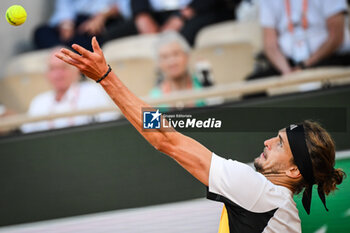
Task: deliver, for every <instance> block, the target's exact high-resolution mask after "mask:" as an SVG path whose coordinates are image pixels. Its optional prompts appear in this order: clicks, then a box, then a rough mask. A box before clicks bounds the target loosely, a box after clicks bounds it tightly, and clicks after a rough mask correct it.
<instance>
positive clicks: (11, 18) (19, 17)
mask: <svg viewBox="0 0 350 233" xmlns="http://www.w3.org/2000/svg"><path fill="white" fill-rule="evenodd" d="M6 19H7V22H9V24H11V25H13V26H19V25H21V24H23V23H24V22H25V21H26V19H27V12H26V10H25V9H24V8H23V7H22V6H20V5H13V6H10V7H9V8H8V9H7V11H6Z"/></svg>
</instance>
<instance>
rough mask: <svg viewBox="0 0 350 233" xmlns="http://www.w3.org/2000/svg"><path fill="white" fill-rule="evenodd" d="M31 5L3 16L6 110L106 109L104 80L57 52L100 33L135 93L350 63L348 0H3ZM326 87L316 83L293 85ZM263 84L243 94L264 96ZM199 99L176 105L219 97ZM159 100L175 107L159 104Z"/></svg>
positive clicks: (112, 115) (0, 87) (71, 121)
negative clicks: (96, 80) (11, 19)
mask: <svg viewBox="0 0 350 233" xmlns="http://www.w3.org/2000/svg"><path fill="white" fill-rule="evenodd" d="M0 4H1V14H3V13H4V12H5V10H6V9H7V7H8V6H10V5H12V4H22V5H23V6H24V7H25V9H26V10H27V14H28V19H27V22H26V23H25V24H24V25H22V26H20V27H13V26H10V25H8V24H6V23H5V20H2V21H1V22H0V29H1V31H2V33H1V42H2V43H1V51H2V53H1V56H0V59H1V60H0V65H1V69H0V75H1V79H0V104H1V111H0V114H1V115H2V116H3V117H4V116H9V115H19V114H27V116H31V117H36V116H49V115H52V114H57V113H64V112H72V111H78V110H86V109H95V108H103V107H106V108H108V107H109V106H112V103H111V101H110V100H109V98H108V97H107V96H106V94H105V93H104V92H103V90H102V88H100V87H99V86H98V85H94V84H92V83H91V82H89V81H87V79H86V77H83V76H82V75H81V74H79V72H78V71H77V70H75V69H74V68H72V67H70V66H68V65H66V64H64V63H63V62H62V61H60V60H58V59H57V58H56V57H55V56H54V53H55V52H57V51H59V48H62V47H67V48H70V46H71V45H72V44H73V43H77V44H79V45H81V46H83V47H85V48H86V49H89V50H91V38H92V37H93V36H96V37H97V38H98V41H99V42H100V44H101V46H102V47H103V50H104V53H105V56H106V59H107V61H108V63H109V64H110V65H111V67H112V68H113V69H114V72H115V73H116V74H117V75H118V76H119V77H120V78H121V79H122V80H123V81H124V82H125V84H126V85H127V86H128V87H129V88H130V89H131V90H132V91H133V92H134V93H135V94H136V95H138V96H140V97H149V98H150V99H157V98H158V99H159V98H161V97H164V96H167V95H169V94H173V93H176V92H179V91H185V90H204V89H206V88H207V87H211V86H216V85H225V84H230V83H234V82H245V81H251V80H256V79H261V78H265V77H271V76H285V75H288V74H291V73H295V72H302V70H304V69H309V68H315V67H334V66H336V67H347V66H348V65H349V64H350V34H349V20H348V2H347V1H346V0H334V1H330V0H325V1H315V0H297V1H291V0H279V1H276V0H260V1H259V0H167V1H161V0H103V1H102V0H100V1H95V0H74V1H72V0H71V1H69V0H55V1H54V0H52V1H43V0H33V1H30V2H28V1H16V2H15V1H2V2H1V3H0ZM322 88H325V85H324V84H323V83H320V82H316V83H308V84H305V85H299V86H297V87H294V89H293V88H292V89H291V88H289V91H291V90H294V91H308V90H315V89H322ZM270 94H271V93H270V92H269V91H259V92H257V93H250V94H248V95H243V96H238V97H237V98H239V99H249V98H264V97H266V96H268V95H270ZM224 101H225V98H223V97H222V98H221V97H220V96H219V97H218V98H214V99H213V98H211V99H197V100H194V101H192V102H187V103H186V104H184V103H178V104H177V106H176V107H184V106H186V107H201V106H206V105H213V104H220V103H223V102H224ZM159 106H162V107H173V106H171V105H169V104H166V103H163V104H161V105H159ZM118 118H120V115H119V113H117V112H109V113H106V114H102V115H101V114H98V115H96V116H92V117H91V116H74V117H67V118H59V119H55V120H49V121H40V122H34V123H28V124H23V125H22V126H20V127H18V128H17V130H18V131H20V132H22V133H29V132H34V131H42V130H48V129H55V128H64V127H69V126H75V125H82V124H88V123H91V122H101V121H110V120H115V119H118Z"/></svg>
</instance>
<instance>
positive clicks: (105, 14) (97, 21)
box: [78, 5, 119, 35]
mask: <svg viewBox="0 0 350 233" xmlns="http://www.w3.org/2000/svg"><path fill="white" fill-rule="evenodd" d="M118 14H119V9H118V7H117V6H116V5H114V6H111V7H110V8H108V9H107V10H105V11H102V12H100V13H97V14H96V15H95V16H94V17H92V18H91V19H89V20H87V21H85V22H84V23H82V24H81V25H80V26H79V28H78V31H79V32H80V33H88V34H90V35H98V34H100V33H101V32H102V31H103V30H105V24H106V21H107V20H108V19H109V18H112V17H116V16H117V15H118Z"/></svg>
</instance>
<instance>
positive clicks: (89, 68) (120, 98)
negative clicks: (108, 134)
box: [56, 37, 211, 185]
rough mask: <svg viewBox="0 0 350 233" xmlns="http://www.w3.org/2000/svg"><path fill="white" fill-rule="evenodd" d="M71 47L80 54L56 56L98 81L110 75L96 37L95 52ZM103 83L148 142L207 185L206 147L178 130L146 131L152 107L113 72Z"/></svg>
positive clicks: (209, 158)
mask: <svg viewBox="0 0 350 233" xmlns="http://www.w3.org/2000/svg"><path fill="white" fill-rule="evenodd" d="M72 47H73V49H75V50H76V51H77V52H78V53H79V54H80V55H79V54H76V53H74V52H72V51H69V50H67V49H61V53H58V54H56V56H57V57H58V58H59V59H61V60H63V61H64V62H66V63H68V64H71V65H73V66H75V67H77V68H78V69H79V70H80V71H81V72H82V73H83V74H85V75H86V76H88V77H89V78H91V79H93V80H95V81H96V80H98V79H100V78H101V77H102V76H103V75H104V74H105V73H106V72H107V70H108V65H107V63H106V60H105V58H104V55H103V52H102V50H101V48H100V46H99V45H98V42H97V40H96V38H95V37H94V38H93V39H92V47H93V51H94V52H90V51H88V50H86V49H84V48H83V47H81V46H79V45H76V44H74V45H73V46H72ZM100 84H101V85H102V87H103V88H104V89H105V91H106V92H107V93H108V95H109V96H110V97H111V98H112V99H113V101H114V103H115V104H116V105H117V106H118V107H119V109H120V110H121V111H122V112H123V114H124V116H125V117H126V118H127V119H128V120H129V121H130V123H131V124H132V125H133V126H134V127H135V128H136V129H137V130H138V131H139V133H140V134H141V135H142V136H143V137H144V138H145V139H146V140H147V141H148V142H149V143H151V144H152V145H153V146H154V147H155V148H156V149H157V150H159V151H161V152H163V153H165V154H167V155H169V156H170V157H171V158H173V159H174V160H176V161H177V162H178V163H179V164H180V165H181V166H183V167H184V168H185V169H186V170H187V171H189V172H190V173H191V174H192V175H193V176H194V177H196V178H197V179H198V180H199V181H201V182H202V183H203V184H205V185H208V180H209V168H210V163H211V152H210V151H209V150H208V149H207V148H206V147H204V146H203V145H201V144H200V143H199V142H197V141H196V140H193V139H192V138H189V137H187V136H185V135H183V134H180V133H178V132H176V131H175V130H174V131H173V132H169V131H164V130H163V129H158V130H156V131H152V132H149V131H148V132H147V131H143V130H142V124H143V121H142V108H145V107H148V108H149V107H150V106H149V105H148V104H146V103H145V102H143V101H142V100H141V99H140V98H138V97H137V96H135V95H134V94H133V93H132V92H131V91H130V90H129V89H128V88H127V87H126V86H125V85H124V84H123V83H122V82H121V81H120V79H119V78H118V77H117V76H116V75H115V74H114V73H113V72H110V73H109V74H108V76H107V77H106V78H105V79H103V80H102V81H101V82H100Z"/></svg>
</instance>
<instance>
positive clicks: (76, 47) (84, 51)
mask: <svg viewBox="0 0 350 233" xmlns="http://www.w3.org/2000/svg"><path fill="white" fill-rule="evenodd" d="M72 48H73V49H74V50H75V51H77V52H78V53H80V54H81V56H83V57H90V55H91V52H90V51H89V50H87V49H84V48H83V47H81V46H80V45H77V44H73V45H72Z"/></svg>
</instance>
